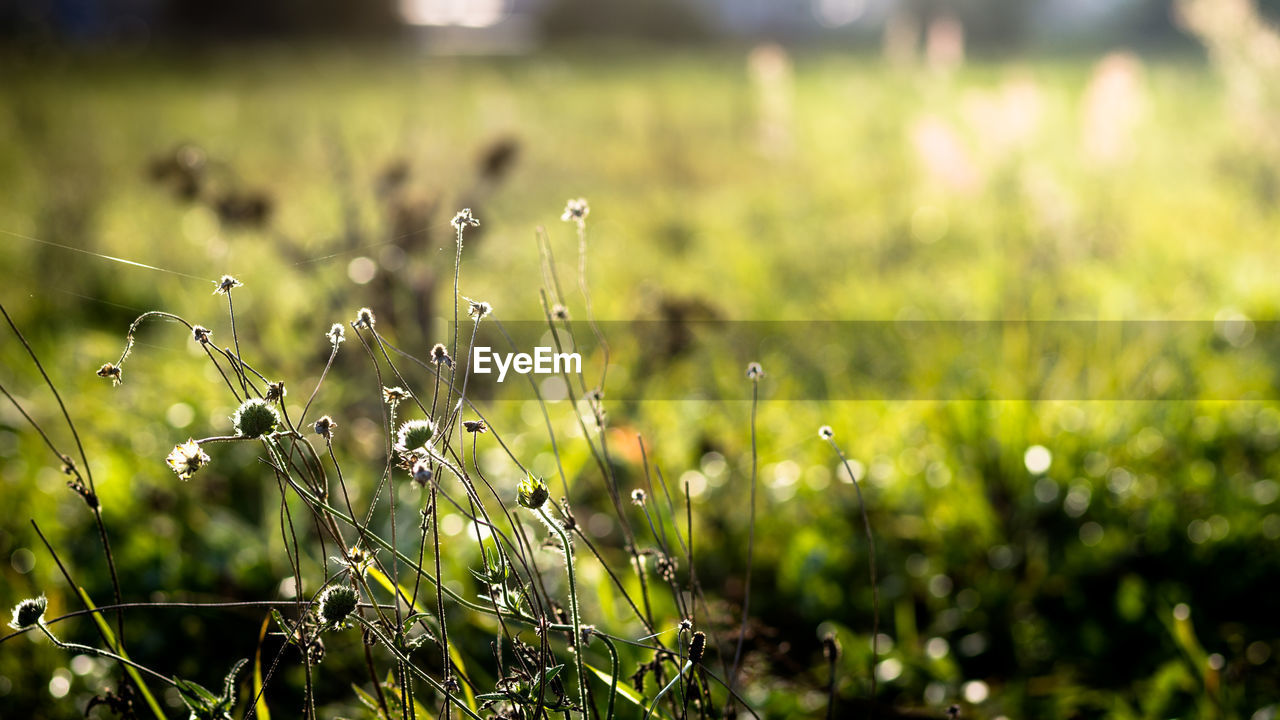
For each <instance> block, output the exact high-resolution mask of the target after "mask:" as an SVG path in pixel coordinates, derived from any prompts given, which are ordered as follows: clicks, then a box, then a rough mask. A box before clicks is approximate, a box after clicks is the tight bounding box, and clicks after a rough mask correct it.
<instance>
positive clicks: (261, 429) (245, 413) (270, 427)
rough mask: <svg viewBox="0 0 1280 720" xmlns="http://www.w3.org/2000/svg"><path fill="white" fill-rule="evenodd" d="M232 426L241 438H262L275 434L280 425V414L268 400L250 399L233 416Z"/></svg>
mask: <svg viewBox="0 0 1280 720" xmlns="http://www.w3.org/2000/svg"><path fill="white" fill-rule="evenodd" d="M231 424H232V425H233V426H234V427H235V429H236V434H237V435H239V436H240V437H247V438H256V437H262V436H263V435H266V434H268V433H271V432H275V429H276V426H277V425H279V424H280V413H279V412H278V411H277V410H276V409H275V408H273V407H271V406H270V405H268V404H267V401H266V400H261V399H259V398H249V399H248V400H245V401H244V403H243V404H241V405H240V407H239V408H237V409H236V414H235V415H232V416H231Z"/></svg>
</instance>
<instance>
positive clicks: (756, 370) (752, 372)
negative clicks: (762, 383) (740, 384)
mask: <svg viewBox="0 0 1280 720" xmlns="http://www.w3.org/2000/svg"><path fill="white" fill-rule="evenodd" d="M747 377H749V378H751V379H752V380H759V379H760V378H762V377H764V368H762V367H760V363H758V362H753V363H748V364H747Z"/></svg>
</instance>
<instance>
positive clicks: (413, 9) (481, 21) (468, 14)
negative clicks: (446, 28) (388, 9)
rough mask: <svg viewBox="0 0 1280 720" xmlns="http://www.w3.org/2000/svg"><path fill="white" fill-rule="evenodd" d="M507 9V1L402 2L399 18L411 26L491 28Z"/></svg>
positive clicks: (450, 0)
mask: <svg viewBox="0 0 1280 720" xmlns="http://www.w3.org/2000/svg"><path fill="white" fill-rule="evenodd" d="M506 10H507V8H506V1H505V0H400V17H401V18H403V19H404V21H405V22H406V23H409V24H410V25H437V26H443V25H456V26H461V27H473V28H481V27H489V26H490V25H496V24H497V23H498V22H499V21H501V20H502V18H503V17H504V16H505V15H506Z"/></svg>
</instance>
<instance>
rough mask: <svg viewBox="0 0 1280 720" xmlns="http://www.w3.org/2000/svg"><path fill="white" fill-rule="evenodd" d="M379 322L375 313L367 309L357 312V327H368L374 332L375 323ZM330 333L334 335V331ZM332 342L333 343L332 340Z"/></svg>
mask: <svg viewBox="0 0 1280 720" xmlns="http://www.w3.org/2000/svg"><path fill="white" fill-rule="evenodd" d="M377 321H378V319H377V318H375V317H374V316H373V311H372V310H370V309H369V308H367V307H364V308H360V309H359V310H357V311H356V327H367V328H369V329H370V330H372V329H373V325H374V323H376V322H377ZM329 332H330V333H332V332H333V331H332V330H330V331H329ZM330 341H331V342H332V339H330Z"/></svg>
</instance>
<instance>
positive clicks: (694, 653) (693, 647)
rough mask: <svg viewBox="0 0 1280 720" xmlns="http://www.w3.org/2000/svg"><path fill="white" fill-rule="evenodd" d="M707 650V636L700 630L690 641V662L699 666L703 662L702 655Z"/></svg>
mask: <svg viewBox="0 0 1280 720" xmlns="http://www.w3.org/2000/svg"><path fill="white" fill-rule="evenodd" d="M706 650H707V634H706V633H704V632H702V631H701V630H699V631H698V632H696V633H694V634H693V639H692V640H690V641H689V662H691V663H693V664H694V665H697V664H698V663H700V662H702V655H703V653H705V652H706Z"/></svg>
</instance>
